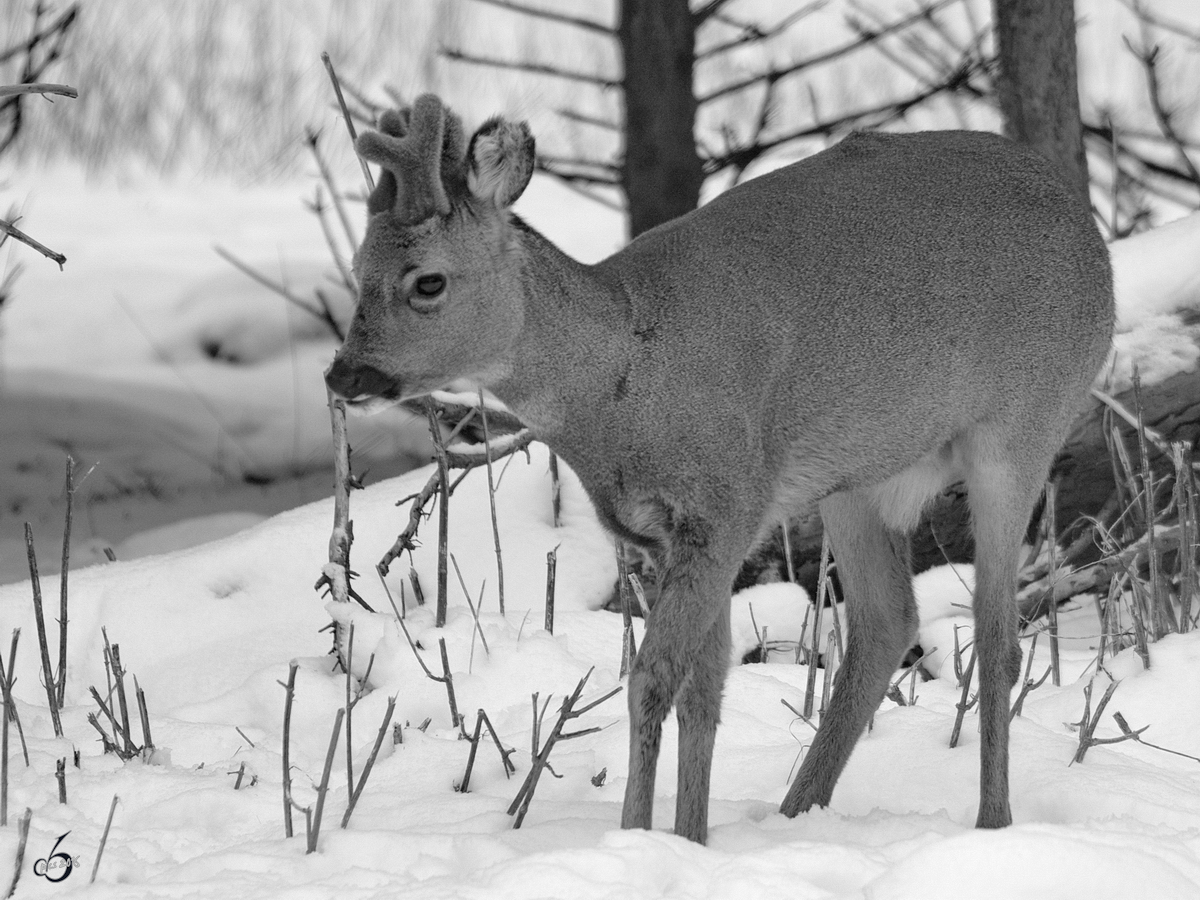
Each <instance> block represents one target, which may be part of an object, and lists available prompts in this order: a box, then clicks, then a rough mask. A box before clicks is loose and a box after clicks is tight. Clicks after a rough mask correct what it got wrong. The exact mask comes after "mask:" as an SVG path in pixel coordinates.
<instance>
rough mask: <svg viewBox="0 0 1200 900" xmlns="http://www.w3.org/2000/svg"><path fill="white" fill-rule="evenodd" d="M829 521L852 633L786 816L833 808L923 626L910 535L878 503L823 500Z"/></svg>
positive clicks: (846, 496) (858, 497) (845, 496)
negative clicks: (842, 779) (889, 521)
mask: <svg viewBox="0 0 1200 900" xmlns="http://www.w3.org/2000/svg"><path fill="white" fill-rule="evenodd" d="M821 519H822V521H823V523H824V526H825V530H826V532H827V533H828V534H829V539H830V542H831V543H832V545H833V552H834V555H835V556H836V557H837V566H838V575H839V577H840V578H841V582H842V586H843V588H844V590H845V593H846V618H847V624H848V626H849V635H848V641H847V646H846V658H845V659H844V660H843V661H842V666H841V669H840V670H839V671H838V674H837V680H836V683H835V686H834V691H833V699H832V700H831V701H830V705H829V708H828V710H827V711H826V714H825V718H824V720H823V721H822V722H821V728H820V730H819V731H818V732H817V736H816V738H815V739H814V740H813V743H812V747H810V748H809V751H808V755H807V756H805V758H804V763H803V765H801V767H800V771H799V773H797V775H796V780H795V781H793V782H792V786H791V788H790V789H789V790H788V793H787V796H786V797H785V798H784V801H783V805H782V806H781V807H780V811H781V812H782V813H783V814H784V815H786V816H794V815H796V814H797V813H800V812H805V811H806V810H808V809H811V808H812V807H813V806H826V805H827V804H828V803H829V799H830V797H831V796H832V795H833V787H834V785H835V784H836V783H837V779H838V776H839V775H840V774H841V772H842V769H843V768H845V765H846V762H847V760H849V758H850V753H851V751H852V750H853V749H854V745H855V743H856V742H857V741H858V738H859V735H861V734H862V731H863V729H864V728H865V727H866V725H867V721H868V720H869V719H870V717H871V714H872V713H874V711H875V709H876V708H877V707H878V706H879V703H880V701H881V700H882V699H883V695H884V692H885V691H886V690H887V686H888V680H889V679H890V677H891V675H892V673H893V672H895V670H896V667H897V666H898V665H899V664H900V661H901V659H902V658H903V656H904V653H905V651H906V650H908V648H909V647H910V646H911V645H912V642H913V639H914V637H915V635H916V628H917V609H916V602H915V601H914V600H913V593H912V575H911V570H910V567H909V554H908V538H907V535H906V534H905V533H903V532H901V531H897V530H894V529H891V528H889V527H888V526H887V525H886V524H885V523H884V520H883V518H882V517H881V515H880V513H879V508H878V504H877V501H876V499H875V498H873V497H871V496H869V495H868V494H867V493H866V492H844V493H839V494H833V495H832V496H830V497H827V498H826V499H825V500H823V501H821Z"/></svg>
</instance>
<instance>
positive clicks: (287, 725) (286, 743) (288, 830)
mask: <svg viewBox="0 0 1200 900" xmlns="http://www.w3.org/2000/svg"><path fill="white" fill-rule="evenodd" d="M299 668H300V664H299V663H297V662H296V661H295V660H292V662H291V665H290V666H289V667H288V680H287V684H283V682H280V684H283V689H284V691H286V694H285V696H284V701H283V830H284V834H285V835H286V836H287V837H291V836H292V834H293V830H292V766H291V762H290V751H291V737H292V699H293V698H294V697H295V694H296V670H297V669H299Z"/></svg>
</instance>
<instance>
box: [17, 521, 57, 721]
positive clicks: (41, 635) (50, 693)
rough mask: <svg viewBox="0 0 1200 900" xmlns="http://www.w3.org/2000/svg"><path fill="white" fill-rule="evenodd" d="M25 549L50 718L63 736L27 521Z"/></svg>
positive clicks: (36, 569) (31, 534) (30, 531)
mask: <svg viewBox="0 0 1200 900" xmlns="http://www.w3.org/2000/svg"><path fill="white" fill-rule="evenodd" d="M25 550H26V552H27V554H28V556H29V583H30V585H31V586H32V587H33V615H34V621H35V623H36V624H37V633H38V647H39V648H40V649H41V651H42V676H43V677H44V678H45V682H46V699H47V700H48V701H49V703H50V720H51V721H52V722H53V723H54V736H55V737H62V736H63V730H62V720H61V719H60V718H59V714H58V694H57V692H56V691H55V689H54V670H53V669H52V668H51V667H50V647H49V646H48V645H47V643H46V620H45V618H44V617H43V616H42V585H41V582H40V581H39V580H38V566H37V554H36V553H35V551H34V549H33V529H32V528H31V527H29V523H28V522H26V523H25Z"/></svg>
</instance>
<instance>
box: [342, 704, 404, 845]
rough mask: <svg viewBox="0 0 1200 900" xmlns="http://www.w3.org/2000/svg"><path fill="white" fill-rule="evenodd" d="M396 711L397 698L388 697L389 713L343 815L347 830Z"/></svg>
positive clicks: (376, 736)
mask: <svg viewBox="0 0 1200 900" xmlns="http://www.w3.org/2000/svg"><path fill="white" fill-rule="evenodd" d="M395 711H396V696H395V695H394V694H393V695H392V696H391V697H388V703H387V711H386V712H385V713H384V715H383V723H382V724H381V725H380V726H379V732H378V734H376V735H375V745H374V746H373V747H372V748H371V755H370V756H368V757H367V761H366V763H365V764H364V765H363V770H362V772H361V773H360V774H359V776H358V785H357V786H356V787H355V788H354V790H353V791H351V792H350V803H349V805H347V807H346V812H345V813H344V814H343V815H342V827H343V828H345V827H346V826H347V825H349V824H350V816H352V815H353V814H354V807H355V806H357V805H358V798H359V797H361V796H362V792H363V788H365V787H366V786H367V779H368V778H369V777H370V776H371V769H373V768H374V767H375V758H376V757H377V756H379V748H380V747H382V746H383V739H384V736H385V735H387V730H388V725H389V724H390V723H391V721H392V713H394V712H395Z"/></svg>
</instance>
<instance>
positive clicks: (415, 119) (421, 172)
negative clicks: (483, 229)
mask: <svg viewBox="0 0 1200 900" xmlns="http://www.w3.org/2000/svg"><path fill="white" fill-rule="evenodd" d="M447 115H448V111H447V110H446V109H445V107H443V106H442V102H441V101H440V100H439V99H438V98H437V97H435V96H434V95H432V94H423V95H422V96H420V97H418V98H417V99H416V102H415V103H413V105H412V110H411V112H410V113H409V116H408V123H407V128H405V127H404V121H403V116H402V114H400V113H394V114H392V115H387V114H385V115H384V116H383V117H381V119H380V123H379V124H380V127H381V129H383V130H381V131H369V132H367V133H365V134H363V135H361V136H360V137H359V138H358V142H357V144H356V147H357V149H358V153H359V155H360V156H361V157H362V158H363V159H366V160H369V161H370V162H374V163H378V164H379V165H381V166H383V168H384V171H385V172H386V173H389V174H390V175H391V176H392V177H391V178H390V179H385V178H383V177H381V178H380V183H379V186H378V187H377V188H376V191H375V193H374V194H372V196H371V198H370V201H369V202H368V209H369V211H370V212H371V213H376V212H382V211H383V210H384V209H386V208H387V207H388V206H389V205H390V206H391V207H392V210H393V212H394V214H395V215H396V217H397V218H398V219H399V220H400V221H401V222H404V223H407V224H414V223H416V222H421V221H424V220H425V219H428V218H429V217H430V216H432V215H435V214H441V215H446V214H447V213H449V212H450V200H449V198H448V197H447V196H446V189H445V187H444V186H443V185H442V172H441V163H442V135H443V132H444V129H445V124H446V118H447ZM397 132H398V134H397ZM393 198H394V200H393ZM389 201H391V202H389Z"/></svg>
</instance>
